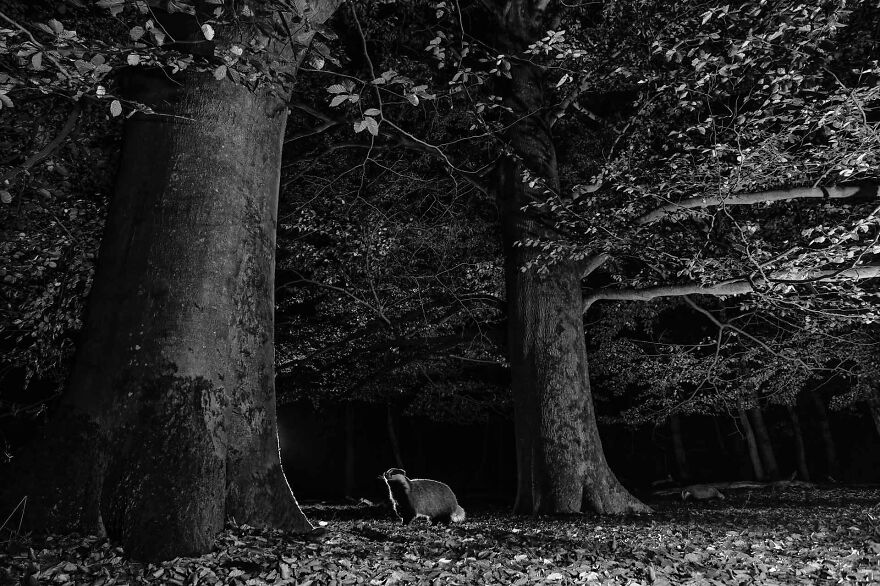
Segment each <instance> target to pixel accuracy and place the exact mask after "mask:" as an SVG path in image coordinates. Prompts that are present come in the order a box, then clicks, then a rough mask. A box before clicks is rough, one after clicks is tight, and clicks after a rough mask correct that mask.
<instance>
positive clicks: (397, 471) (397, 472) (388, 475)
mask: <svg viewBox="0 0 880 586" xmlns="http://www.w3.org/2000/svg"><path fill="white" fill-rule="evenodd" d="M382 476H384V477H385V480H391V479H392V478H394V477H395V476H402V477H403V478H406V470H404V469H403V468H389V469H388V470H387V471H386V472H385V474H383V475H382ZM403 478H399V479H398V480H403Z"/></svg>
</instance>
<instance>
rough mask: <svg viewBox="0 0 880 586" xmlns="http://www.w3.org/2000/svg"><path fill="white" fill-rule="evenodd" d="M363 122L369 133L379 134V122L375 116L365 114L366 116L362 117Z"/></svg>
mask: <svg viewBox="0 0 880 586" xmlns="http://www.w3.org/2000/svg"><path fill="white" fill-rule="evenodd" d="M364 123H365V124H366V126H367V130H368V131H369V132H370V134H372V135H373V136H379V123H378V122H376V119H375V118H371V117H369V116H367V117H366V118H364Z"/></svg>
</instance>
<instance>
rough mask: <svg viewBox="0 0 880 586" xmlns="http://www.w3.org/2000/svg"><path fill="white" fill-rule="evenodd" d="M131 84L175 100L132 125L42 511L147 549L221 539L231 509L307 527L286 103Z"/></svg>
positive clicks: (152, 100) (240, 517) (237, 92)
mask: <svg viewBox="0 0 880 586" xmlns="http://www.w3.org/2000/svg"><path fill="white" fill-rule="evenodd" d="M129 90H130V93H131V96H132V97H133V98H134V99H136V100H139V101H141V102H143V103H145V104H147V105H150V106H151V107H152V108H154V110H155V111H157V112H159V113H160V114H159V115H137V116H134V117H133V118H131V119H130V120H129V121H128V122H127V124H126V129H125V139H124V144H123V147H122V155H121V164H120V170H119V174H118V178H117V183H116V190H115V194H114V198H113V201H112V203H111V206H110V211H109V216H108V219H107V228H106V233H105V235H104V240H103V242H102V245H101V252H100V257H99V262H98V268H97V273H96V275H95V280H94V286H93V288H92V292H91V295H90V298H89V305H88V310H87V317H86V321H85V328H84V331H83V334H82V340H83V341H82V343H81V345H80V347H79V349H78V355H77V359H76V364H75V367H74V370H73V374H72V378H71V381H70V387H69V390H68V393H67V394H66V396H65V398H64V400H63V404H62V406H61V409H60V411H61V416H60V421H59V422H57V424H56V425H54V426H52V427H51V429H50V430H49V433H50V434H51V436H50V437H48V438H47V439H46V441H45V442H43V445H42V456H43V457H44V458H45V460H44V461H40V460H38V461H35V462H34V464H35V465H36V466H38V467H40V468H42V469H44V470H46V471H47V473H46V474H40V473H37V474H36V476H37V478H35V479H34V480H36V481H37V482H36V483H31V484H30V487H31V489H32V490H37V489H42V491H41V492H42V494H39V493H38V492H31V495H32V496H33V497H34V498H33V499H32V500H31V502H30V503H29V506H28V511H29V513H31V512H40V513H41V521H42V522H44V523H48V524H49V526H52V527H55V528H59V527H60V528H65V529H80V530H85V531H89V532H103V531H104V530H105V529H106V533H107V534H108V535H109V536H110V537H111V538H114V539H116V540H119V541H121V543H122V544H123V546H124V547H125V549H126V551H127V552H128V553H129V554H130V555H132V556H134V557H138V558H142V559H148V560H153V559H167V558H170V557H174V556H179V555H198V554H201V553H204V552H206V551H208V550H209V549H210V547H211V546H212V543H213V539H214V536H215V534H216V533H217V531H218V530H220V529H221V528H222V526H223V523H224V522H225V520H226V518H227V517H232V518H234V519H235V520H236V521H238V522H242V523H249V524H252V525H269V526H273V527H280V528H287V529H292V530H295V531H307V530H309V529H311V525H310V524H309V522H308V521H307V520H306V518H305V516H304V515H303V513H302V512H301V510H300V508H299V506H298V505H297V502H296V500H295V499H294V497H293V494H292V493H291V490H290V487H289V486H288V484H287V480H286V479H285V476H284V474H283V472H282V469H281V464H280V460H279V452H278V449H279V448H278V437H277V430H276V417H275V388H274V364H273V360H274V357H273V339H272V336H273V312H274V251H275V222H276V212H277V203H278V183H279V174H280V160H281V145H282V139H283V134H284V126H285V120H286V112H287V110H286V108H285V107H281V105H280V104H279V101H278V100H277V99H276V98H272V97H270V96H269V95H268V94H260V93H257V94H255V93H252V92H250V91H249V90H247V89H246V88H244V87H242V86H240V85H235V84H233V83H232V82H230V81H228V80H224V81H217V80H215V79H214V78H213V76H211V75H210V74H199V73H185V74H182V75H178V76H175V78H174V79H173V80H169V79H167V77H166V75H165V74H164V73H161V72H160V73H153V74H150V73H140V74H138V75H137V76H136V77H132V78H131V84H130V88H129ZM38 450H39V448H38ZM53 456H55V457H54V458H53ZM35 487H36V488H35Z"/></svg>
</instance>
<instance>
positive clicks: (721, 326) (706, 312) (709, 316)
mask: <svg viewBox="0 0 880 586" xmlns="http://www.w3.org/2000/svg"><path fill="white" fill-rule="evenodd" d="M684 300H685V301H686V302H687V304H688V305H690V306H691V307H692V308H693V309H694V310H695V311H697V312H699V313H701V314H703V315H704V316H706V318H707V319H708V320H709V321H711V322H712V323H713V324H715V326H717V327H718V332H719V334H720V333H721V332H722V331H723V330H725V329H729V330H733V331H734V332H736V333H737V334H739V335H741V336H744V337H746V338H748V339H749V340H751V341H752V342H754V343H755V344H757V345H758V346H760V347H761V348H763V349H764V350H766V351H767V352H769V353H770V354H772V355H773V356H775V357H777V358H779V359H782V360H789V361H791V362H796V363H797V364H798V365H799V366H802V367H804V368H805V369H807V370H810V367H809V366H808V365H807V363H806V362H804V361H803V360H801V359H800V358H792V357H790V356H785V355H783V354H780V353H779V352H777V351H776V350H774V349H773V348H771V347H770V346H768V345H767V343H766V342H763V341H761V340H759V339H758V338H756V337H755V336H753V335H751V334H750V333H748V332H746V331H744V330H741V329H740V328H738V327H736V326H734V325H731V324H729V323H723V322H721V321H720V320H718V319H717V318H716V317H715V316H714V315H712V313H711V312H710V311H709V310H708V309H705V308H703V307H700V306H699V305H697V304H696V302H694V300H693V299H691V298H690V296H689V295H685V296H684ZM716 356H717V353H716Z"/></svg>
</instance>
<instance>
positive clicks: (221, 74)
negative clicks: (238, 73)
mask: <svg viewBox="0 0 880 586" xmlns="http://www.w3.org/2000/svg"><path fill="white" fill-rule="evenodd" d="M225 78H226V66H225V65H219V66H217V69H215V70H214V79H216V80H221V79H225Z"/></svg>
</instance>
